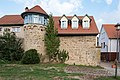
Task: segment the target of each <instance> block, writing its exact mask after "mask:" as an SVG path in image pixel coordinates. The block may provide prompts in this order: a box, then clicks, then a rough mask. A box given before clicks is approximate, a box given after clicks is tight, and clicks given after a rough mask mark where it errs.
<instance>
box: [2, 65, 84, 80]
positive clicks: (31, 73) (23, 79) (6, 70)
mask: <svg viewBox="0 0 120 80" xmlns="http://www.w3.org/2000/svg"><path fill="white" fill-rule="evenodd" d="M66 66H67V65H66V64H35V65H21V64H0V80H53V79H54V78H62V79H64V80H78V79H69V78H68V76H82V74H80V73H65V72H64V68H65V67H66Z"/></svg>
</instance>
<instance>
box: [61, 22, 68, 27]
mask: <svg viewBox="0 0 120 80" xmlns="http://www.w3.org/2000/svg"><path fill="white" fill-rule="evenodd" d="M61 28H62V29H65V28H67V22H66V21H62V23H61Z"/></svg>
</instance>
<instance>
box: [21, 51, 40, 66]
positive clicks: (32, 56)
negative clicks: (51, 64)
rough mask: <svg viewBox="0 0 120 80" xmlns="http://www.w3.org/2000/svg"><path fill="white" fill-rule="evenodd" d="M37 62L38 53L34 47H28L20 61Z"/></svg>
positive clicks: (24, 62) (38, 59) (25, 62)
mask: <svg viewBox="0 0 120 80" xmlns="http://www.w3.org/2000/svg"><path fill="white" fill-rule="evenodd" d="M39 62H40V58H39V54H38V53H37V50H35V49H30V50H28V51H26V52H25V53H24V55H23V57H22V60H21V63H23V64H37V63H39Z"/></svg>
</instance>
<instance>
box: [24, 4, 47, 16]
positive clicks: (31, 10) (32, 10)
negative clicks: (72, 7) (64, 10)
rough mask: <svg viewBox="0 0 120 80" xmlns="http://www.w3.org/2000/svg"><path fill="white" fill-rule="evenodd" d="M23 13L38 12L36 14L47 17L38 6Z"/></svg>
mask: <svg viewBox="0 0 120 80" xmlns="http://www.w3.org/2000/svg"><path fill="white" fill-rule="evenodd" d="M25 12H38V13H42V14H46V15H47V13H46V12H45V11H44V10H43V9H42V8H41V7H40V6H39V5H36V6H34V7H33V8H31V9H29V10H27V11H25Z"/></svg>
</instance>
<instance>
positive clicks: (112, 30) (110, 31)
mask: <svg viewBox="0 0 120 80" xmlns="http://www.w3.org/2000/svg"><path fill="white" fill-rule="evenodd" d="M102 27H103V28H104V29H105V31H106V33H107V35H108V38H117V31H116V27H115V24H103V25H102ZM119 34H120V32H119Z"/></svg>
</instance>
